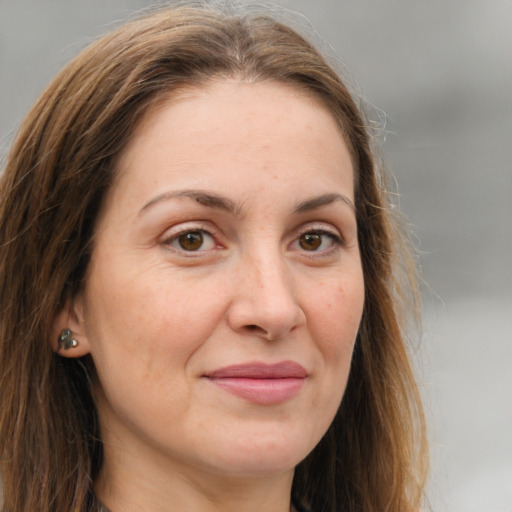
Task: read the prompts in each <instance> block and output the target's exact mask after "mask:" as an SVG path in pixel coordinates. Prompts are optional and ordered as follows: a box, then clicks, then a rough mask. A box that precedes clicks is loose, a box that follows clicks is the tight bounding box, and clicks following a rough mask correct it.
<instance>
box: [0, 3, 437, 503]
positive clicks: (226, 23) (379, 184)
mask: <svg viewBox="0 0 512 512" xmlns="http://www.w3.org/2000/svg"><path fill="white" fill-rule="evenodd" d="M224 78H235V79H239V80H246V81H253V82H254V81H259V80H274V81H279V82H283V83H286V84H290V85H292V86H294V87H300V88H303V89H305V90H307V91H309V92H311V93H313V94H314V95H316V97H317V98H319V99H320V100H321V101H322V102H323V103H324V104H325V105H326V107H327V108H328V109H329V110H330V112H331V113H332V115H333V116H334V117H335V119H336V120H337V122H338V124H339V126H340V128H341V130H342V131H343V133H344V136H345V139H346V141H347V143H348V145H349V147H350V149H351V152H352V158H353V162H354V168H355V174H356V190H355V200H356V209H357V222H358V229H359V244H360V248H361V258H362V265H363V271H364V278H365V287H366V297H365V307H364V313H363V319H362V323H361V327H360V331H359V334H358V338H357V342H356V346H355V352H354V356H353V363H352V367H351V372H350V376H349V382H348V386H347V389H346V391H345V395H344V398H343V401H342V404H341V406H340V409H339V411H338V413H337V416H336V418H335V420H334V422H333V424H332V425H331V427H330V428H329V430H328V431H327V433H326V434H325V436H324V438H323V439H322V441H321V442H320V443H319V445H318V446H317V447H316V448H315V449H314V450H313V452H312V453H311V454H310V455H309V456H308V457H307V458H306V459H305V460H304V461H302V462H301V463H300V464H299V466H298V467H297V468H296V472H295V478H294V482H293V489H292V497H293V501H294V502H296V503H297V504H300V506H301V507H304V509H305V510H311V511H312V512H320V511H322V512H323V511H325V512H339V511H342V510H343V511H346V512H356V511H358V512H361V511H364V512H385V511H393V512H406V511H407V512H410V511H411V510H417V509H418V506H419V504H420V502H421V497H422V489H423V484H424V481H425V474H426V466H427V450H426V441H425V428H424V419H423V413H422V408H421V403H420V399H419V395H418V390H417V387H416V384H415V380H414V377H413V374H412V371H411V367H410V363H409V358H408V350H407V340H406V335H405V321H406V319H407V311H408V310H409V311H410V309H411V307H413V306H414V304H412V303H411V300H410V296H411V294H409V293H405V292H407V291H408V290H414V289H415V282H414V274H413V272H411V268H412V267H411V265H410V261H411V260H410V257H409V256H408V255H407V247H406V245H405V244H404V241H403V237H402V236H401V235H399V231H398V230H397V223H396V220H395V219H394V215H393V214H392V212H391V208H390V204H389V197H388V195H389V194H388V192H386V188H385V181H384V179H383V177H382V174H381V171H380V169H379V166H378V165H376V159H375V157H374V155H373V154H372V149H371V137H370V135H369V132H368V129H367V124H366V123H365V120H364V118H363V117H362V115H361V112H360V109H359V108H358V106H357V105H356V103H355V102H354V100H353V98H352V97H351V94H350V93H349V90H348V89H347V87H346V85H345V84H344V83H343V82H342V80H341V79H340V77H339V76H338V74H337V73H336V72H335V71H334V70H333V68H332V67H331V65H329V64H328V63H327V62H326V60H325V59H324V58H323V57H322V56H321V55H320V54H319V53H318V52H317V50H315V49H314V48H313V46H312V45H311V44H310V43H309V42H307V41H306V40H305V39H304V38H303V37H302V36H300V35H298V33H297V32H296V31H294V30H292V29H290V28H288V26H287V25H285V24H282V23H281V22H278V21H275V20H274V19H272V18H271V17H268V16H266V15H263V14H257V13H252V12H250V10H249V11H245V12H240V10H237V9H235V10H232V9H231V8H224V9H220V8H212V7H211V6H209V5H208V4H206V5H203V6H189V7H186V6H181V7H175V8H167V9H164V10H161V11H157V12H155V13H152V14H149V15H146V16H144V17H142V18H140V19H137V20H134V21H131V22H129V23H128V24H126V25H125V26H123V27H121V28H120V29H117V30H116V31H114V32H112V33H110V34H108V35H106V36H104V37H103V38H101V39H100V40H98V41H97V42H96V43H94V44H92V45H91V46H90V47H88V48H87V49H86V50H85V51H83V52H82V53H81V54H80V55H79V56H78V57H77V58H75V60H73V61H72V62H71V63H70V64H69V65H68V66H67V67H66V68H65V69H64V70H63V71H62V72H61V73H60V74H59V75H58V76H57V78H56V79H55V80H54V81H53V83H52V84H51V85H50V86H49V87H48V88H47V90H46V91H45V92H44V93H43V94H42V96H41V97H40V98H39V100H38V101H37V103H36V105H35V106H34V107H33V109H32V110H31V112H30V113H29V115H28V117H27V118H26V120H25V122H24V123H23V125H22V127H21V129H20V132H19V134H18V136H17V139H16V141H15V144H14V146H13V148H12V150H11V153H10V156H9V159H8V161H7V164H6V168H5V171H4V174H3V176H2V179H1V184H0V194H1V205H0V314H1V317H0V343H1V345H0V397H1V401H2V405H1V408H0V457H1V459H0V460H1V473H2V478H3V508H2V510H3V511H4V512H28V511H30V512H50V511H55V512H64V511H66V512H67V511H74V512H78V511H80V512H85V511H88V510H92V508H93V501H94V495H93V492H92V484H93V481H94V479H95V477H96V475H97V472H98V470H99V468H100V466H101V463H102V445H101V438H100V432H99V431H98V426H97V424H98V422H97V413H96V409H95V406H94V401H93V399H92V397H91V393H90V378H91V377H90V376H91V372H93V371H94V368H93V364H92V361H91V360H90V359H89V358H88V357H85V358H81V359H78V360H76V359H66V358H61V357H59V356H58V355H57V354H55V353H54V352H53V351H52V350H51V347H50V342H49V340H50V333H51V331H52V324H53V321H54V319H55V317H56V315H57V313H58V312H59V311H60V310H61V309H62V307H63V305H64V304H65V303H66V301H67V300H68V299H69V298H70V297H72V296H73V294H74V293H76V292H77V291H78V290H79V289H80V287H81V286H82V284H83V279H84V275H85V270H86V268H87V264H88V260H89V256H90V254H91V250H92V245H93V234H94V227H95V220H96V218H97V215H98V212H99V210H100V209H101V206H102V201H103V198H104V196H105V193H106V191H107V190H108V189H109V187H110V186H111V184H112V181H113V178H114V174H115V161H116V157H118V155H119V154H120V153H121V151H122V150H123V147H124V146H125V145H126V143H127V140H128V138H129V137H130V134H131V133H132V132H133V128H134V126H135V125H136V123H137V121H138V120H139V119H140V117H141V115H142V114H143V113H144V112H145V111H146V110H147V109H148V107H149V106H150V105H152V104H154V103H155V102H157V101H159V100H161V99H162V98H163V97H164V96H169V95H171V96H172V94H173V92H176V91H178V90H180V88H183V87H187V86H202V85H204V84H207V83H208V82H209V81H211V80H218V79H224ZM404 248H405V250H404ZM404 255H405V257H404ZM404 262H405V263H404ZM413 295H414V294H413ZM404 312H405V314H404Z"/></svg>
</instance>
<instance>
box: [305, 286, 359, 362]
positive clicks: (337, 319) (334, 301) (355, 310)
mask: <svg viewBox="0 0 512 512" xmlns="http://www.w3.org/2000/svg"><path fill="white" fill-rule="evenodd" d="M310 303H311V304H312V307H311V309H312V314H311V315H310V325H311V326H312V329H313V330H314V331H315V332H316V335H315V338H316V339H317V343H318V345H319V348H320V350H321V352H322V354H323V355H324V357H325V358H326V359H328V360H330V361H331V364H332V363H334V362H337V364H343V363H344V362H346V361H347V356H351V354H352V349H353V346H354V342H355V339H356V336H357V332H358V329H359V324H360V321H361V317H362V313H363V306H364V283H363V279H362V277H360V276H355V277H354V278H352V279H345V280H343V281H341V282H339V281H338V282H332V283H330V284H326V285H324V286H323V287H322V289H321V290H320V292H319V293H318V294H312V295H310ZM340 358H341V361H340ZM349 359H350V358H349Z"/></svg>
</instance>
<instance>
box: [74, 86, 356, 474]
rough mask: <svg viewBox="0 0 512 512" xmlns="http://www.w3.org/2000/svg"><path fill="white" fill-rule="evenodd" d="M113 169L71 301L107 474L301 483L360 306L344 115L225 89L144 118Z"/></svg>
mask: <svg viewBox="0 0 512 512" xmlns="http://www.w3.org/2000/svg"><path fill="white" fill-rule="evenodd" d="M118 170H119V176H118V179H117V181H116V183H115V184H114V186H113V188H112V190H111V191H110V193H109V195H108V197H107V201H106V204H105V207H104V209H103V211H102V214H101V216H100V218H99V222H98V226H97V232H96V236H95V240H94V241H95V246H94V251H93V254H92V259H91V263H90V267H89V269H88V274H87V281H86V286H85V289H84V292H83V294H82V295H81V296H80V297H79V298H78V299H77V302H76V304H75V309H76V311H77V322H79V324H78V325H77V326H75V327H76V330H77V331H78V334H77V337H78V339H79V341H80V347H82V350H86V351H89V352H90V354H91V355H92V358H93V360H94V364H95V366H96V369H97V383H96V390H95V393H96V399H97V406H98V412H99V417H100V422H101V429H102V436H103V438H104V441H105V444H106V462H107V463H108V457H109V450H110V449H114V450H115V447H121V449H122V450H124V453H125V456H124V457H125V459H126V458H131V460H132V461H134V460H136V461H138V462H137V464H139V465H140V467H141V468H145V469H148V468H149V467H151V465H156V464H158V465H162V464H163V465H165V466H166V467H168V468H173V469H176V470H179V471H181V472H182V473H181V474H186V472H192V473H193V472H194V471H207V472H214V473H216V474H232V475H263V474H265V475H269V474H274V473H276V472H283V471H291V470H292V469H293V467H294V466H295V465H296V464H297V463H298V462H299V461H301V460H302V459H303V458H304V457H305V456H306V455H307V454H308V453H309V452H310V451H311V450H312V449H313V448H314V446H315V445H316V444H317V443H318V441H319V440H320V438H321V437H322V436H323V434H324V433H325V431H326V429H327V428H328V426H329V424H330V423H331V421H332V419H333V417H334V415H335V413H336V410H337V409H338V406H339V404H340V401H341V398H342V395H343V392H344V389H345V385H346V381H347V377H348V373H349V368H350V360H351V356H352V350H353V345H354V340H355V338H356V333H357V330H358V326H359V322H360V319H361V314H362V309H363V297H364V285H363V275H362V270H361V261H360V255H359V248H358V242H357V230H356V218H355V213H354V206H353V202H354V194H353V169H352V164H351V159H350V155H349V152H348V149H347V146H346V144H345V142H344V141H343V138H342V136H341V134H340V131H339V129H338V127H337V125H336V123H335V121H334V119H333V118H332V116H331V115H330V114H329V113H328V111H327V110H326V109H325V108H323V107H322V106H321V105H320V104H319V103H318V102H317V101H316V100H314V99H312V98H311V97H309V96H307V95H305V94H304V93H302V92H300V91H298V90H296V89H294V88H291V87H289V86H285V85H280V84H277V83H272V82H265V83H256V84H247V83H238V82H234V81H225V82H218V83H215V84H214V85H212V86H209V87H208V88H206V89H193V90H189V91H187V92H186V93H183V94H182V95H181V96H180V97H179V98H178V99H174V100H172V101H169V102H167V103H164V104H162V105H160V106H158V108H155V109H154V110H153V111H152V112H150V113H149V114H147V115H146V117H145V118H144V119H143V120H142V122H141V123H140V124H139V126H138V128H137V129H136V131H135V133H134V135H133V137H132V139H131V141H130V143H129V145H128V146H127V148H126V149H125V151H124V152H123V154H122V155H121V158H120V161H119V163H118ZM125 462H126V461H125Z"/></svg>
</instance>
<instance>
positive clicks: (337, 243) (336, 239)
mask: <svg viewBox="0 0 512 512" xmlns="http://www.w3.org/2000/svg"><path fill="white" fill-rule="evenodd" d="M307 235H313V236H320V237H322V238H323V237H327V238H328V239H329V241H330V242H331V245H330V246H329V247H327V248H324V249H320V250H312V251H308V250H307V249H305V248H304V247H301V248H297V249H298V250H300V251H302V252H304V253H306V254H307V253H311V254H308V257H310V258H318V257H322V256H329V255H330V254H331V253H332V252H333V251H334V250H336V249H337V248H339V247H343V246H344V245H345V241H344V240H343V238H342V237H341V236H340V235H339V234H337V233H334V232H333V231H330V230H327V229H324V228H314V227H311V226H308V227H307V228H306V229H304V230H303V231H301V232H300V233H299V234H298V236H297V238H296V239H295V240H294V241H293V243H292V244H298V245H300V243H301V238H302V237H304V236H307ZM320 243H321V244H323V243H324V240H321V242H320Z"/></svg>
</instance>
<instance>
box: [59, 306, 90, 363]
mask: <svg viewBox="0 0 512 512" xmlns="http://www.w3.org/2000/svg"><path fill="white" fill-rule="evenodd" d="M66 330H69V331H71V332H70V333H66ZM66 334H67V336H66ZM51 336H52V338H51V340H50V345H51V347H52V349H53V351H54V352H56V353H58V354H59V355H60V356H63V357H71V358H74V357H82V356H85V355H86V354H89V353H90V351H91V350H90V345H89V340H88V339H87V336H86V333H85V321H84V308H83V301H82V298H81V297H77V298H75V299H73V300H69V301H68V302H67V303H66V305H65V306H64V307H63V308H62V310H61V311H60V312H59V313H58V315H57V316H56V317H55V320H54V321H53V328H52V334H51Z"/></svg>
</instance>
